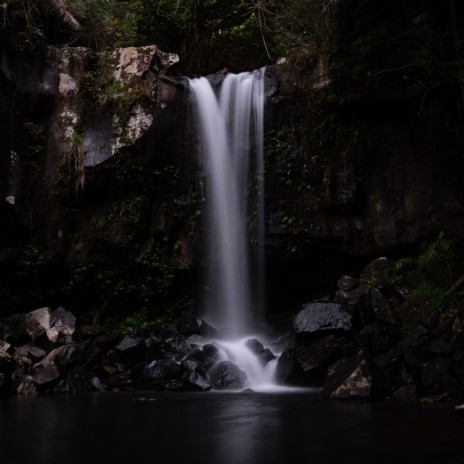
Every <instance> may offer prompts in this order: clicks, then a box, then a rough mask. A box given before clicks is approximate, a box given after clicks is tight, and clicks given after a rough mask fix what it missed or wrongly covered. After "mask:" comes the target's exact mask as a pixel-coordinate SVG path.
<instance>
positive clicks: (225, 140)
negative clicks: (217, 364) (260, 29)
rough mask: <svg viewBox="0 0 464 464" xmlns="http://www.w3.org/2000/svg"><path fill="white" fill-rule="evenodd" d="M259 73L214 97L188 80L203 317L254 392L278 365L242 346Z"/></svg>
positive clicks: (258, 243) (247, 332)
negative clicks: (203, 202)
mask: <svg viewBox="0 0 464 464" xmlns="http://www.w3.org/2000/svg"><path fill="white" fill-rule="evenodd" d="M264 72H265V69H264V68H262V69H260V70H257V71H254V72H244V73H240V74H227V75H226V76H225V78H224V80H223V82H222V84H221V85H220V88H218V89H215V88H213V86H212V85H211V83H210V81H209V80H208V79H207V78H205V77H201V78H197V79H191V80H190V89H191V93H192V95H193V98H194V102H195V106H196V109H197V112H198V121H199V126H200V134H199V143H200V146H201V151H202V153H203V155H204V158H203V159H204V163H205V171H206V191H207V200H208V205H209V216H208V218H209V221H208V227H209V235H208V246H209V250H208V255H209V256H210V259H211V263H210V266H209V276H208V289H209V290H208V297H207V298H206V306H207V308H206V317H207V319H208V321H209V322H210V323H211V324H212V325H213V326H214V327H215V328H217V329H218V330H219V333H220V334H221V335H220V339H219V340H217V341H216V343H217V344H218V345H219V346H220V348H221V352H222V354H223V356H224V357H225V358H226V359H230V360H231V361H233V362H234V363H235V364H236V365H238V366H239V367H240V368H241V369H242V370H243V371H245V373H246V374H247V378H248V381H247V386H249V387H251V388H254V389H260V388H267V387H270V386H272V385H273V384H274V380H273V376H274V370H275V365H276V361H275V360H274V361H271V362H268V363H267V364H266V365H263V363H262V362H261V361H260V360H259V359H258V357H257V356H256V353H253V351H252V350H250V348H249V346H248V344H247V343H246V341H247V340H248V339H250V336H251V334H252V333H253V323H254V322H255V320H256V319H257V316H261V314H260V313H261V310H262V307H263V298H262V297H263V294H264V291H263V287H264V284H263V283H264V172H263V132H264V103H265V96H264ZM250 195H252V196H253V199H254V201H253V202H252V201H250ZM251 204H253V206H252V205H251ZM250 218H252V219H251V220H250ZM251 229H253V233H251V232H250V230H251ZM251 242H254V246H253V249H254V251H255V253H254V255H255V259H254V261H253V265H252V263H251V259H250V256H251V254H252V253H251V248H252V247H251V245H250V244H251ZM252 269H253V271H252ZM251 274H253V275H251Z"/></svg>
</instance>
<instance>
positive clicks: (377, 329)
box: [354, 322, 401, 355]
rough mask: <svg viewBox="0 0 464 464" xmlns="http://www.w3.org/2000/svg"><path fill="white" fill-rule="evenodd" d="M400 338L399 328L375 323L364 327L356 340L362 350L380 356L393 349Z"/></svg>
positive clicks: (356, 336)
mask: <svg viewBox="0 0 464 464" xmlns="http://www.w3.org/2000/svg"><path fill="white" fill-rule="evenodd" d="M400 337H401V335H400V332H399V330H398V329H397V328H395V327H391V326H389V325H386V324H381V323H378V322H373V323H371V324H368V325H366V326H364V327H363V328H362V329H361V330H360V331H359V332H358V333H357V334H356V335H355V337H354V339H355V342H356V344H357V345H358V346H359V347H360V348H365V349H366V350H367V351H368V352H369V353H371V354H373V355H378V354H381V353H385V352H387V351H388V350H389V349H390V348H392V347H393V346H394V345H395V343H396V342H398V340H399V339H400Z"/></svg>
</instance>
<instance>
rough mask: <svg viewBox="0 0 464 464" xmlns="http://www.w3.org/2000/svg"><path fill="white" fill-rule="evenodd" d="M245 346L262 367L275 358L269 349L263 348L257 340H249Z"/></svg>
mask: <svg viewBox="0 0 464 464" xmlns="http://www.w3.org/2000/svg"><path fill="white" fill-rule="evenodd" d="M245 344H246V346H247V347H248V348H249V349H250V351H251V352H253V353H254V354H255V355H256V357H257V358H258V359H259V360H260V361H261V363H262V364H263V365H265V364H267V363H268V362H269V361H272V360H273V359H275V358H276V357H275V356H274V354H273V353H272V351H271V350H270V349H269V348H264V345H263V344H262V343H261V342H260V341H259V340H256V338H250V339H249V340H247V341H246V342H245Z"/></svg>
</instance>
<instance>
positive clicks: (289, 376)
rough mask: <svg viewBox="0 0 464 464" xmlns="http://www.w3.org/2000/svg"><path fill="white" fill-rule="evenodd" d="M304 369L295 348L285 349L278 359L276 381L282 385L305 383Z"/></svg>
mask: <svg viewBox="0 0 464 464" xmlns="http://www.w3.org/2000/svg"><path fill="white" fill-rule="evenodd" d="M304 380H305V378H304V371H303V368H302V367H301V365H300V363H299V362H298V361H297V359H296V357H295V353H294V351H293V350H290V349H288V350H285V351H283V352H282V353H281V354H280V356H279V357H278V359H277V366H276V381H277V383H279V384H281V385H301V384H302V383H304Z"/></svg>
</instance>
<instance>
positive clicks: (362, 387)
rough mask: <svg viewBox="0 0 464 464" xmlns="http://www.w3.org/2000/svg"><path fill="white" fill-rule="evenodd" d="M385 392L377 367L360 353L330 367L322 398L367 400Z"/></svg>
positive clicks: (383, 381)
mask: <svg viewBox="0 0 464 464" xmlns="http://www.w3.org/2000/svg"><path fill="white" fill-rule="evenodd" d="M386 392H387V386H386V382H385V380H384V379H383V378H382V375H381V374H380V371H379V370H378V368H377V366H375V364H374V363H373V361H372V360H369V359H368V357H367V356H366V355H365V354H364V353H363V352H362V351H360V352H358V353H356V354H355V355H353V356H352V357H350V358H348V359H342V360H340V361H337V362H336V363H334V364H333V365H332V366H330V368H329V372H328V375H327V379H326V381H325V383H324V386H323V390H322V396H323V397H325V398H331V399H361V400H369V399H373V398H375V397H376V396H378V395H382V394H385V393H386Z"/></svg>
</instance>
